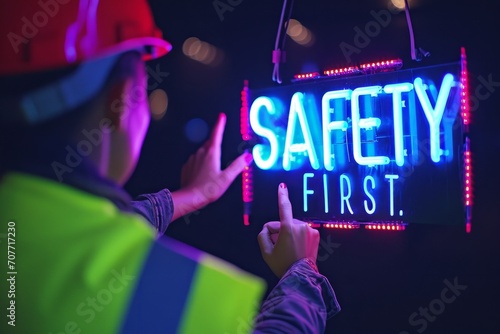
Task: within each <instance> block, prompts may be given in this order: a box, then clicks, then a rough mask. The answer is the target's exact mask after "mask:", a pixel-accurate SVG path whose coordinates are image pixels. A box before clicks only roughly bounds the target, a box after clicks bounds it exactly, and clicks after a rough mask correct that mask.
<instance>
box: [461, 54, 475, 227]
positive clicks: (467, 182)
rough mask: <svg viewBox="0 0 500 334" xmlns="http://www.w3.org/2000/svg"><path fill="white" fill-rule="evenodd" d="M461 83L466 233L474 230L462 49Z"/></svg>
mask: <svg viewBox="0 0 500 334" xmlns="http://www.w3.org/2000/svg"><path fill="white" fill-rule="evenodd" d="M460 64H461V73H460V82H461V84H462V95H461V97H460V113H461V116H462V122H463V125H464V128H465V129H464V130H465V133H466V137H465V143H464V204H465V231H466V232H467V233H470V232H471V229H472V204H473V201H472V153H471V150H470V139H469V136H468V135H469V125H470V121H471V113H470V103H469V78H468V77H469V73H468V71H467V56H466V54H465V48H464V47H462V48H461V49H460Z"/></svg>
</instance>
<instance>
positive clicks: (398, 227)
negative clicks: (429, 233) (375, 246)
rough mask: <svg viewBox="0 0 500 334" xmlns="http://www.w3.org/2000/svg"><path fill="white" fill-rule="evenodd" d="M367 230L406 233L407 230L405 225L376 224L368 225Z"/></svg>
mask: <svg viewBox="0 0 500 334" xmlns="http://www.w3.org/2000/svg"><path fill="white" fill-rule="evenodd" d="M365 229H367V230H378V231H404V230H406V224H405V223H375V224H366V225H365Z"/></svg>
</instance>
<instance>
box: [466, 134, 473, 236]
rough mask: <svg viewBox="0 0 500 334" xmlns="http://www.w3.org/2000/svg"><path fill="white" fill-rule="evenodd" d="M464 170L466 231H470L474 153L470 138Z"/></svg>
mask: <svg viewBox="0 0 500 334" xmlns="http://www.w3.org/2000/svg"><path fill="white" fill-rule="evenodd" d="M464 171H465V173H464V183H465V186H464V203H465V231H466V232H467V233H470V232H471V228H472V154H471V152H470V140H469V138H466V139H465V150H464Z"/></svg>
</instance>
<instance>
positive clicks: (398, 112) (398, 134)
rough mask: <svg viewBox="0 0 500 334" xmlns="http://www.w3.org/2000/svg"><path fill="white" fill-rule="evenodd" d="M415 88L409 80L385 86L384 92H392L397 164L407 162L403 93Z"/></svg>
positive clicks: (400, 164) (401, 164)
mask: <svg viewBox="0 0 500 334" xmlns="http://www.w3.org/2000/svg"><path fill="white" fill-rule="evenodd" d="M412 89H413V85H412V84H411V83H409V82H403V83H399V84H392V85H387V86H385V87H384V92H386V93H387V94H391V93H392V108H393V117H394V125H393V126H394V152H395V159H396V164H397V165H398V166H400V167H401V166H403V165H404V163H405V157H404V144H403V101H402V99H401V93H403V92H409V91H411V90H412Z"/></svg>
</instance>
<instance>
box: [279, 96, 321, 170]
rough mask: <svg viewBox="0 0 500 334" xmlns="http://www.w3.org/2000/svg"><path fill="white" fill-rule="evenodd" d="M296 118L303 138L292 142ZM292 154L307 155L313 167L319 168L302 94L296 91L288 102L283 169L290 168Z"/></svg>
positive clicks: (292, 158)
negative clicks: (298, 141)
mask: <svg viewBox="0 0 500 334" xmlns="http://www.w3.org/2000/svg"><path fill="white" fill-rule="evenodd" d="M297 118H298V119H299V124H300V129H301V131H302V136H303V138H304V142H303V143H295V144H294V143H292V142H293V140H294V137H295V128H296V122H297ZM292 154H305V155H307V156H309V162H310V163H311V167H312V168H313V169H318V168H319V161H318V157H317V155H316V151H315V150H314V144H313V141H312V136H311V131H310V130H309V124H308V122H307V117H306V111H305V109H304V94H302V93H300V92H297V93H295V94H293V96H292V101H291V102H290V113H289V115H288V127H287V130H286V140H285V152H284V153H283V169H284V170H287V171H288V170H290V169H291V161H292V160H294V159H295V157H292Z"/></svg>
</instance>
